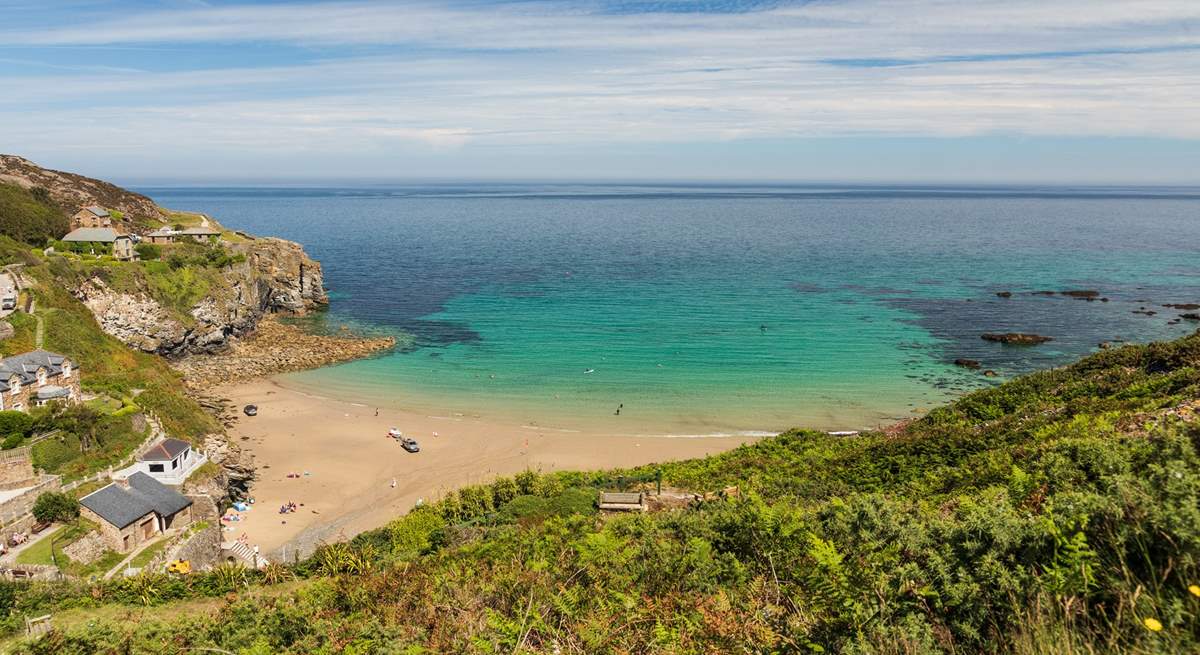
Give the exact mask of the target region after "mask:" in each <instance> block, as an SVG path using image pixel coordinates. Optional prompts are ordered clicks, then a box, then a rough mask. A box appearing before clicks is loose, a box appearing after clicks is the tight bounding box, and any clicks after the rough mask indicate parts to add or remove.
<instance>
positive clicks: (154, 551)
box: [129, 538, 171, 569]
mask: <svg viewBox="0 0 1200 655" xmlns="http://www.w3.org/2000/svg"><path fill="white" fill-rule="evenodd" d="M170 541H171V540H170V539H168V538H163V539H159V540H158V542H157V543H155V544H153V545H150V546H147V547H146V548H145V549H143V550H142V552H140V553H138V554H137V555H135V556H134V558H133V559H131V560H129V568H132V569H140V568H142V567H143V566H146V564H148V563H149V562H150V560H152V559H154V556H155V555H158V554H159V553H160V552H162V549H164V548H166V547H167V544H168V543H170Z"/></svg>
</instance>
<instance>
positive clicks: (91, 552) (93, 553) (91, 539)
mask: <svg viewBox="0 0 1200 655" xmlns="http://www.w3.org/2000/svg"><path fill="white" fill-rule="evenodd" d="M106 550H108V543H106V542H105V540H104V536H103V535H102V534H101V533H100V532H99V531H93V532H89V533H87V534H86V535H84V536H83V538H82V539H79V540H77V541H76V542H75V543H73V544H71V545H69V546H67V547H66V548H63V549H62V552H63V554H64V555H66V556H67V557H70V558H71V561H73V562H79V563H80V564H91V563H92V562H95V561H96V560H98V559H100V557H101V556H103V555H104V552H105V551H106Z"/></svg>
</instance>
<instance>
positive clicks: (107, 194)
mask: <svg viewBox="0 0 1200 655" xmlns="http://www.w3.org/2000/svg"><path fill="white" fill-rule="evenodd" d="M0 184H9V185H13V186H16V187H20V188H22V189H26V190H28V191H31V192H34V193H37V194H38V195H39V196H41V197H43V198H44V199H45V200H46V201H48V202H49V203H50V204H52V205H54V206H56V207H58V208H59V209H61V210H62V211H63V212H65V213H67V214H70V213H74V212H75V210H77V209H79V208H80V207H84V206H87V205H97V206H100V207H104V208H106V209H109V210H110V211H115V212H117V213H118V214H119V216H118V217H117V220H118V221H120V222H121V223H122V224H124V225H125V226H126V227H127V228H130V229H131V230H135V229H154V228H155V227H158V226H160V225H164V224H166V222H167V220H168V218H169V212H166V211H164V210H163V209H161V208H159V207H158V205H156V204H154V201H153V200H151V199H149V198H147V197H146V196H144V195H142V194H140V193H134V192H132V191H129V190H127V189H122V188H121V187H119V186H117V185H115V184H112V183H109V182H105V181H103V180H97V179H94V178H90V177H87V176H84V175H79V174H77V173H67V172H64V171H56V170H51V169H48V168H42V167H41V166H38V165H37V164H35V163H33V162H31V161H29V160H28V159H25V158H24V157H18V156H17V155H6V154H0Z"/></svg>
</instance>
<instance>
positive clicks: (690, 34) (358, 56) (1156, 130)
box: [0, 0, 1200, 185]
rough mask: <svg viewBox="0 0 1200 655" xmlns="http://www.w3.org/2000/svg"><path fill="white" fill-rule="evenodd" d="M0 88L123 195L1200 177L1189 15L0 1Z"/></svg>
mask: <svg viewBox="0 0 1200 655" xmlns="http://www.w3.org/2000/svg"><path fill="white" fill-rule="evenodd" d="M0 90H2V91H0V152H6V153H12V154H19V155H22V156H25V157H28V158H30V159H32V160H34V161H36V162H38V163H40V164H42V165H45V166H50V167H53V168H58V169H64V170H73V171H79V172H83V173H86V174H89V175H93V176H97V177H103V178H107V179H114V180H118V181H122V180H125V181H130V180H139V181H142V180H144V181H158V180H162V181H167V180H172V181H195V182H203V181H229V182H239V181H246V182H253V181H270V180H331V181H332V180H420V179H449V180H474V179H512V180H527V179H542V180H557V179H564V180H567V179H578V180H633V181H636V180H647V181H649V180H656V181H657V180H723V181H743V180H764V181H765V180H771V181H794V182H826V181H840V182H895V183H909V182H919V183H1000V184H1004V183H1045V184H1059V183H1062V184H1163V185H1172V184H1200V2H1198V1H1197V0H1138V1H1136V2H1131V1H1129V0H1002V1H997V2H991V1H983V0H975V1H972V0H810V1H807V2H805V1H799V2H787V1H782V0H781V1H776V2H756V1H754V0H712V1H705V0H697V1H691V0H594V1H589V0H564V1H558V2H521V1H514V0H507V1H505V0H500V1H488V0H458V1H450V0H430V1H427V2H425V1H422V2H354V1H351V2H290V1H270V2H244V1H243V2H235V1H224V0H209V1H201V0H160V1H149V0H123V1H120V2H106V1H100V0H63V1H60V2H55V1H53V0H0Z"/></svg>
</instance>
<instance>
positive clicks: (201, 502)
mask: <svg viewBox="0 0 1200 655" xmlns="http://www.w3.org/2000/svg"><path fill="white" fill-rule="evenodd" d="M185 495H186V496H187V498H188V500H190V501H192V519H191V522H192V523H197V522H200V521H208V522H209V523H220V522H221V521H220V519H221V511H220V510H219V509H217V502H216V501H215V500H213V498H212V496H208V495H204V494H185Z"/></svg>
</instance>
